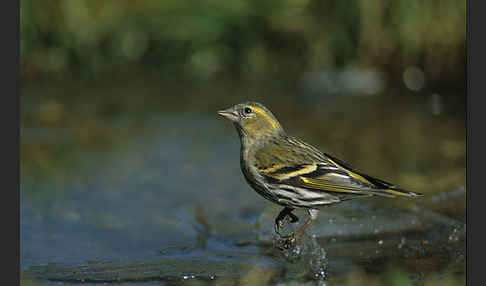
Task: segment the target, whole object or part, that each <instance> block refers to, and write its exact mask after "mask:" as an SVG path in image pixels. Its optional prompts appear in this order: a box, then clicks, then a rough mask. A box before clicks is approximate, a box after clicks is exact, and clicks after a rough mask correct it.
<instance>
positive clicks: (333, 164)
mask: <svg viewBox="0 0 486 286" xmlns="http://www.w3.org/2000/svg"><path fill="white" fill-rule="evenodd" d="M266 148H267V149H262V150H259V152H257V153H256V154H255V159H256V164H257V169H258V172H259V173H260V175H262V176H263V177H264V178H265V179H266V180H267V181H268V182H269V183H278V184H285V185H288V186H292V187H298V188H307V189H312V190H316V191H323V192H327V193H333V194H336V195H339V194H343V195H352V196H356V195H371V194H378V195H382V196H388V197H394V195H395V193H393V191H394V190H391V188H394V186H393V185H392V184H390V183H387V182H384V181H381V180H378V179H375V178H372V177H371V176H367V175H364V174H361V173H358V172H356V171H355V170H353V169H352V168H351V167H350V166H348V165H347V164H345V163H344V162H342V161H340V160H338V159H337V158H334V157H332V156H330V155H328V154H324V153H321V152H320V151H318V150H317V149H315V148H314V147H312V146H310V145H308V144H306V143H304V142H302V141H300V140H298V139H295V138H292V139H291V141H289V140H287V141H286V143H282V142H279V144H272V145H270V146H267V147H266ZM385 190H386V191H385ZM388 190H390V191H391V192H389V191H388Z"/></svg>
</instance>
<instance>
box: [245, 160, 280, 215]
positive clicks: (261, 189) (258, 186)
mask: <svg viewBox="0 0 486 286" xmlns="http://www.w3.org/2000/svg"><path fill="white" fill-rule="evenodd" d="M241 171H242V172H243V175H244V177H245V180H246V182H247V183H248V184H249V185H250V186H251V187H252V188H253V189H254V190H255V191H256V192H257V193H258V194H259V195H260V196H262V197H264V198H265V199H267V200H269V201H271V202H272V203H275V204H279V205H281V206H287V204H283V203H282V202H280V201H279V199H278V198H277V197H276V196H275V195H274V194H273V193H272V192H270V191H269V190H268V188H267V187H266V186H265V185H263V184H262V183H260V182H258V181H257V180H255V179H254V178H253V177H252V176H251V175H250V174H249V172H251V171H249V170H246V169H245V168H241ZM256 176H259V175H256Z"/></svg>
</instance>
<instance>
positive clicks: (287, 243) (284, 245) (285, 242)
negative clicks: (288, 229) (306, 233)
mask: <svg viewBox="0 0 486 286" xmlns="http://www.w3.org/2000/svg"><path fill="white" fill-rule="evenodd" d="M280 238H281V239H279V240H277V242H276V244H275V246H276V247H277V248H278V249H280V250H282V251H283V250H286V249H290V248H292V246H293V245H294V243H295V240H296V236H295V233H291V234H288V235H284V236H280Z"/></svg>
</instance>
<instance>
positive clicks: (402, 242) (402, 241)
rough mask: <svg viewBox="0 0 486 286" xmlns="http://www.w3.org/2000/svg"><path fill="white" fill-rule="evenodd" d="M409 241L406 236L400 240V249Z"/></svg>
mask: <svg viewBox="0 0 486 286" xmlns="http://www.w3.org/2000/svg"><path fill="white" fill-rule="evenodd" d="M406 242H407V240H406V239H405V237H402V239H401V240H400V243H399V244H398V249H401V248H402V247H403V246H404V245H405V243H406Z"/></svg>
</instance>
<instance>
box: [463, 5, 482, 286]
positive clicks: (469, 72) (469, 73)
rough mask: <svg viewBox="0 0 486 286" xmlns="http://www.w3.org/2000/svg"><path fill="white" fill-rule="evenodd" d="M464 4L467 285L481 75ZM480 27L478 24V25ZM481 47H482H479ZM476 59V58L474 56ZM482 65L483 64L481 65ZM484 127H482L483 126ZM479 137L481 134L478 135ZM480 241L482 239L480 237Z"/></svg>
mask: <svg viewBox="0 0 486 286" xmlns="http://www.w3.org/2000/svg"><path fill="white" fill-rule="evenodd" d="M465 2H466V3H465V5H466V37H467V39H466V129H467V132H466V144H467V145H466V205H467V207H466V209H467V213H466V253H467V254H466V255H467V257H466V267H467V270H466V281H467V285H472V277H471V272H472V271H471V270H472V263H471V261H472V258H471V252H472V251H471V250H472V248H471V237H472V235H471V234H472V227H471V220H472V217H471V209H472V207H471V192H472V190H473V189H474V186H473V185H472V177H473V175H472V173H473V168H472V165H473V161H474V158H473V156H471V153H472V149H473V148H472V146H471V145H472V140H471V138H472V137H471V124H472V118H471V116H472V109H473V105H472V100H471V99H472V96H471V95H472V93H474V92H473V88H474V85H472V84H471V83H472V81H473V79H474V77H476V78H478V77H480V76H481V73H480V72H479V71H478V70H477V69H478V66H481V64H477V63H473V61H472V58H473V53H474V52H473V45H472V29H471V26H472V20H473V17H472V12H473V11H474V10H473V9H471V1H465ZM479 11H482V10H481V9H479ZM479 11H476V13H481V12H479ZM476 19H480V18H476ZM480 24H482V23H477V24H476V26H478V25H480ZM479 27H480V26H479ZM475 44H476V45H477V44H480V43H479V42H478V41H476V42H475ZM481 44H482V45H484V44H483V43H481ZM481 48H482V47H481ZM481 48H479V49H478V48H477V47H476V50H480V51H481V50H483V51H484V50H485V49H484V48H483V49H481ZM476 59H478V58H477V57H476ZM481 62H483V59H481ZM483 66H484V65H483ZM473 68H476V72H475V73H474V72H473ZM483 128H484V127H483ZM479 137H481V136H479ZM482 146H484V144H482ZM478 191H481V190H480V189H478ZM480 241H483V240H482V239H480Z"/></svg>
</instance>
